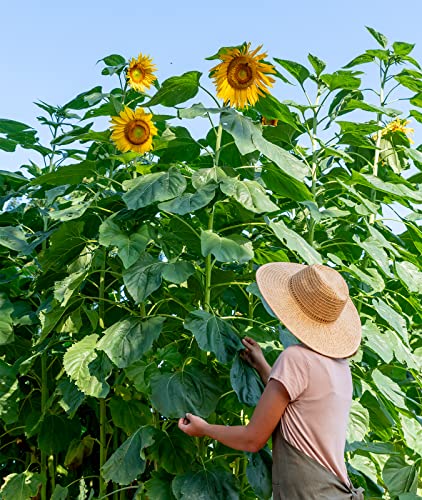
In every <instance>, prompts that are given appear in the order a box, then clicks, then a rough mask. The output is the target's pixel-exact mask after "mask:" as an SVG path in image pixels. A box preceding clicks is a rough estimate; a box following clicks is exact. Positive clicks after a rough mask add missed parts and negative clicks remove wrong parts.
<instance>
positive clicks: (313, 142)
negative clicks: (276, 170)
mask: <svg viewBox="0 0 422 500" xmlns="http://www.w3.org/2000/svg"><path fill="white" fill-rule="evenodd" d="M320 97H321V93H320V87H319V86H318V89H317V95H316V98H315V103H314V107H313V112H314V117H313V123H312V133H311V146H312V166H311V174H312V188H311V189H312V196H313V198H314V201H315V196H316V189H317V172H318V164H317V141H316V133H317V126H318V106H319V100H320ZM309 216H310V218H311V219H310V222H309V232H308V241H309V244H310V245H312V244H313V242H314V232H315V225H316V221H315V219H314V218H313V217H312V215H311V214H309Z"/></svg>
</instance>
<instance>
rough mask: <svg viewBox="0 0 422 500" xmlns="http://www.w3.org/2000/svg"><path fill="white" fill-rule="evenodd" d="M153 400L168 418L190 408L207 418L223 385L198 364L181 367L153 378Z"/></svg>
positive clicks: (154, 404)
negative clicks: (219, 385) (219, 384)
mask: <svg viewBox="0 0 422 500" xmlns="http://www.w3.org/2000/svg"><path fill="white" fill-rule="evenodd" d="M151 390H152V394H151V403H152V404H153V406H154V407H155V408H156V409H157V410H158V411H159V412H160V414H161V415H164V416H165V417H168V418H180V417H183V416H184V415H185V414H186V413H187V412H189V413H193V414H195V415H199V416H201V417H204V418H207V417H208V416H209V415H210V414H211V413H212V412H213V411H214V410H215V407H216V406H217V402H218V398H219V396H220V389H219V387H218V386H217V384H216V382H215V378H213V377H211V376H210V375H209V374H208V373H207V372H205V371H204V370H203V367H202V366H199V365H196V364H189V365H185V366H184V367H183V369H182V370H181V371H176V372H174V373H161V374H155V375H153V377H152V378H151Z"/></svg>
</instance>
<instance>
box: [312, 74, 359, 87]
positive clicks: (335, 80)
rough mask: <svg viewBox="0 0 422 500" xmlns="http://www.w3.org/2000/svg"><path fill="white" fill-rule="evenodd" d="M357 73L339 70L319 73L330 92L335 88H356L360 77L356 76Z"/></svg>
mask: <svg viewBox="0 0 422 500" xmlns="http://www.w3.org/2000/svg"><path fill="white" fill-rule="evenodd" d="M357 74H359V72H356V71H343V70H339V71H336V72H335V73H332V74H328V73H326V74H324V75H321V77H320V78H321V80H322V81H323V82H324V83H325V85H327V87H328V88H329V90H330V91H331V92H333V91H334V90H337V89H347V90H354V89H358V88H359V86H360V83H361V80H360V78H358V77H357V76H356V75H357Z"/></svg>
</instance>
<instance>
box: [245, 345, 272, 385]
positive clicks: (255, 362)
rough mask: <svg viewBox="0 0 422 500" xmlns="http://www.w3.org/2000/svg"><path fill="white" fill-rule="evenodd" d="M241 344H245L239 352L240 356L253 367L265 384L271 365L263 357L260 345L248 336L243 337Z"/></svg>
mask: <svg viewBox="0 0 422 500" xmlns="http://www.w3.org/2000/svg"><path fill="white" fill-rule="evenodd" d="M242 344H243V345H244V346H245V350H244V351H242V352H241V353H240V356H241V358H242V359H244V360H245V361H246V362H248V363H249V364H250V365H251V366H252V368H255V370H256V371H257V372H258V373H259V376H260V377H261V380H262V381H263V382H264V385H266V384H267V382H268V377H269V376H270V372H271V366H270V365H269V364H268V362H267V360H266V359H265V357H264V354H263V352H262V349H261V347H260V345H259V344H258V342H256V341H255V340H254V339H251V338H250V337H244V338H243V339H242Z"/></svg>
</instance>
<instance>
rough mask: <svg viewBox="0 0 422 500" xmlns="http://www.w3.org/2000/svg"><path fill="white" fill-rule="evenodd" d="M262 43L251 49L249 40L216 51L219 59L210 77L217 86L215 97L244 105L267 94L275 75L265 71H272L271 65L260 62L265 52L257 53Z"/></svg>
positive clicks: (226, 101)
mask: <svg viewBox="0 0 422 500" xmlns="http://www.w3.org/2000/svg"><path fill="white" fill-rule="evenodd" d="M261 48H262V45H260V46H259V47H257V48H256V49H255V50H253V51H250V50H249V49H250V43H248V44H243V45H242V46H241V47H240V48H239V47H231V48H228V49H227V50H225V51H224V52H221V51H220V53H219V55H218V57H219V59H220V60H221V61H222V62H221V63H220V64H218V65H217V66H215V67H214V68H212V69H211V77H212V78H213V80H214V83H215V85H216V87H217V97H219V98H220V99H223V101H224V104H228V103H230V106H233V107H236V108H244V107H245V106H246V105H247V104H250V105H252V106H253V105H254V104H255V103H256V102H257V101H258V99H259V97H260V96H264V95H265V94H266V93H269V90H268V87H272V86H273V83H274V81H275V80H274V78H272V77H270V76H268V73H275V72H276V71H275V68H274V66H272V65H271V64H268V63H265V62H263V59H264V58H265V57H266V56H267V54H266V53H265V52H262V53H261V54H258V52H259V51H260V50H261Z"/></svg>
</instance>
